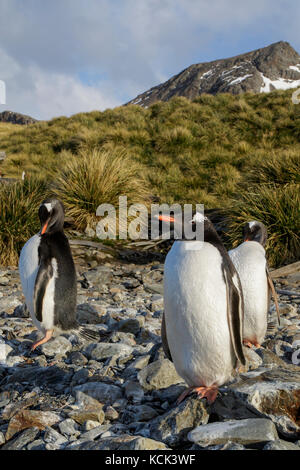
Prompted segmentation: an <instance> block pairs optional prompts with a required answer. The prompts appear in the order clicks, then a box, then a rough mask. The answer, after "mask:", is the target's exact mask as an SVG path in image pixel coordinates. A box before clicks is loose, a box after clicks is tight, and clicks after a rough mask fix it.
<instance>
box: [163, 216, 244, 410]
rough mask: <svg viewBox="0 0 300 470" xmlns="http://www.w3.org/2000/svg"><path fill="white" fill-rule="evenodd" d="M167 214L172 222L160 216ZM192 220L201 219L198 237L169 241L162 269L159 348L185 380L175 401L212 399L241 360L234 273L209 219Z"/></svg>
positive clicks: (239, 291)
mask: <svg viewBox="0 0 300 470" xmlns="http://www.w3.org/2000/svg"><path fill="white" fill-rule="evenodd" d="M167 219H168V220H169V221H174V218H172V217H167V216H160V220H164V221H167ZM195 219H196V220H197V222H200V223H202V224H204V242H202V241H197V240H189V241H188V240H184V239H183V240H177V241H175V242H174V243H173V245H172V248H171V250H170V251H169V253H168V255H167V257H166V260H165V270H164V315H163V319H162V331H161V333H162V343H163V349H164V351H165V353H166V355H167V357H168V358H169V359H170V360H172V361H173V363H174V365H175V368H176V370H177V372H178V374H179V375H180V376H181V377H182V378H183V379H184V380H185V382H186V383H187V384H188V385H189V388H188V389H187V390H186V391H184V392H183V394H182V395H181V396H180V397H179V399H178V403H180V401H182V400H183V399H184V398H185V397H186V396H187V395H188V394H190V393H192V392H196V393H197V394H198V396H200V397H206V398H207V399H208V401H209V403H212V402H213V401H214V400H215V399H216V397H217V393H218V387H219V386H221V385H223V384H224V383H225V382H227V381H228V380H230V379H231V378H232V376H233V373H234V371H235V369H236V367H237V365H238V363H241V364H243V365H245V357H244V353H243V346H242V331H243V309H244V306H243V293H242V289H241V283H240V280H239V276H238V274H237V272H236V270H235V268H234V265H233V263H232V262H231V260H230V258H229V256H228V254H227V252H226V250H225V248H224V246H223V244H222V242H221V240H220V238H219V236H218V234H217V232H216V231H215V229H214V227H213V225H212V223H211V222H210V220H209V219H208V218H207V217H204V216H203V215H202V214H199V213H196V215H195V216H194V217H193V220H192V222H193V223H195Z"/></svg>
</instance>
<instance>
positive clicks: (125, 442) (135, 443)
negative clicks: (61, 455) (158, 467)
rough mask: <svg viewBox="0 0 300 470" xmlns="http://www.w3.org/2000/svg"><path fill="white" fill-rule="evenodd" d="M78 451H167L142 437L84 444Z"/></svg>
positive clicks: (117, 438)
mask: <svg viewBox="0 0 300 470" xmlns="http://www.w3.org/2000/svg"><path fill="white" fill-rule="evenodd" d="M78 449H79V450H167V449H168V447H167V446H166V445H165V444H163V443H162V442H158V441H154V440H153V439H148V438H145V437H143V436H130V435H126V434H125V435H122V436H118V437H112V438H109V437H108V438H104V439H101V440H99V441H97V442H85V443H83V444H81V445H80V446H79V448H78Z"/></svg>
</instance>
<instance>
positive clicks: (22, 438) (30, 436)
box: [1, 427, 40, 450]
mask: <svg viewBox="0 0 300 470" xmlns="http://www.w3.org/2000/svg"><path fill="white" fill-rule="evenodd" d="M39 432H40V431H39V429H38V428H35V427H33V428H29V429H25V431H22V432H21V433H20V434H19V435H18V436H17V437H15V438H14V439H10V440H9V441H7V442H6V444H4V445H3V446H2V447H1V450H21V449H25V447H26V446H27V444H29V442H32V441H33V440H34V439H35V438H36V436H37V435H38V433H39Z"/></svg>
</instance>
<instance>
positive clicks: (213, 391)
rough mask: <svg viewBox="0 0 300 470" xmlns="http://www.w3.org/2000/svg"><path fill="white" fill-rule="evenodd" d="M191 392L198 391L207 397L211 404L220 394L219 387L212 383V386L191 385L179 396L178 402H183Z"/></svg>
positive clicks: (198, 393)
mask: <svg viewBox="0 0 300 470" xmlns="http://www.w3.org/2000/svg"><path fill="white" fill-rule="evenodd" d="M191 393H197V395H198V397H200V398H207V401H208V403H209V404H211V403H213V402H214V401H215V399H216V398H217V395H218V387H216V386H215V385H212V386H211V387H189V388H187V389H186V390H185V391H184V392H183V393H182V394H181V395H180V396H179V398H178V400H177V404H178V405H179V403H181V402H182V400H184V399H185V397H187V396H188V395H190V394H191Z"/></svg>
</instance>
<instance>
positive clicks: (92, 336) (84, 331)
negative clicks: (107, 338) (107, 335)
mask: <svg viewBox="0 0 300 470" xmlns="http://www.w3.org/2000/svg"><path fill="white" fill-rule="evenodd" d="M76 333H77V334H78V335H79V336H80V337H81V338H82V339H84V340H85V341H97V342H98V341H100V332H99V331H94V330H92V329H90V328H86V327H85V326H80V327H79V328H78V330H77V332H76Z"/></svg>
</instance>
